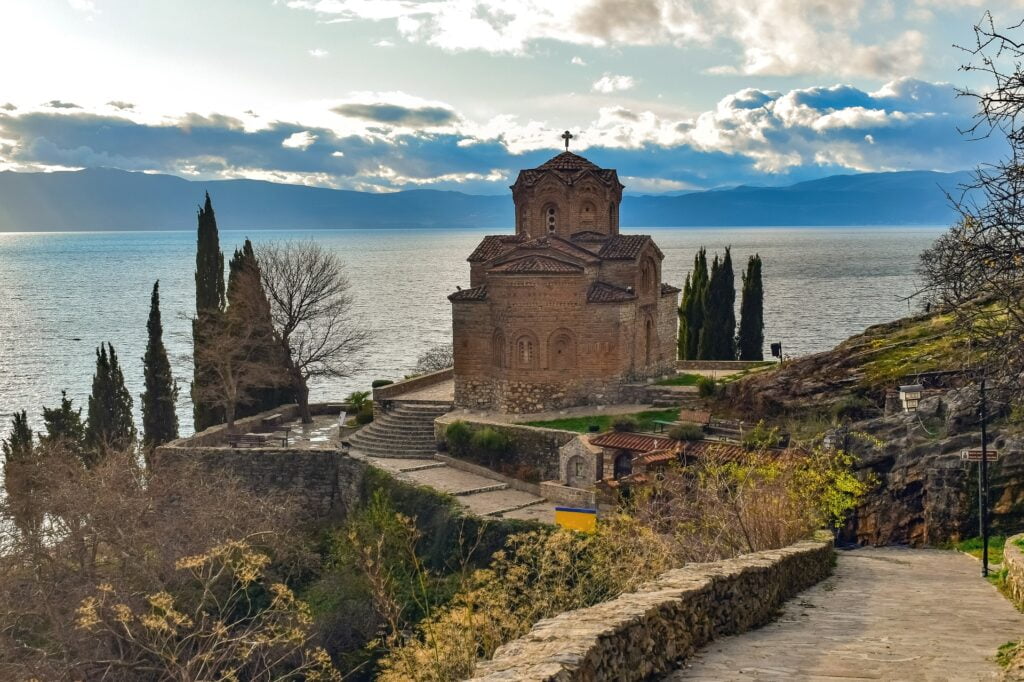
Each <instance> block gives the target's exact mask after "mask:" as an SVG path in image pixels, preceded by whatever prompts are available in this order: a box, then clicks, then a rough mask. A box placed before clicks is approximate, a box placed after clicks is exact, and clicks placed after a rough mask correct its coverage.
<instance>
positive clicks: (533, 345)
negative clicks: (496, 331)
mask: <svg viewBox="0 0 1024 682" xmlns="http://www.w3.org/2000/svg"><path fill="white" fill-rule="evenodd" d="M515 353H516V367H518V368H519V369H534V368H536V367H537V339H536V338H534V337H533V335H531V334H521V335H520V336H519V337H518V338H517V339H516V347H515Z"/></svg>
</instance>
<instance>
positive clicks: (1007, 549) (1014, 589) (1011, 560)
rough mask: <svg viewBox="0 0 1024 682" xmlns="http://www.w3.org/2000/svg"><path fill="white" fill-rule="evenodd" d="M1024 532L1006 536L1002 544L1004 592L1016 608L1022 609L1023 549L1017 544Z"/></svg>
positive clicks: (1023, 581)
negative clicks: (1004, 573) (1004, 574)
mask: <svg viewBox="0 0 1024 682" xmlns="http://www.w3.org/2000/svg"><path fill="white" fill-rule="evenodd" d="M1018 540H1024V533H1021V534H1019V535H1014V536H1013V537H1009V538H1006V544H1005V545H1004V546H1003V568H1004V569H1006V592H1007V594H1009V595H1010V600H1011V601H1013V603H1014V604H1016V605H1017V608H1020V609H1024V550H1021V548H1020V547H1018V546H1017V541H1018Z"/></svg>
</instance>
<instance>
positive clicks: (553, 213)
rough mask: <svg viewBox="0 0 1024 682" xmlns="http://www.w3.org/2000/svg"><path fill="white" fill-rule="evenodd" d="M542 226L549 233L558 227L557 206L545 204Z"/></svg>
mask: <svg viewBox="0 0 1024 682" xmlns="http://www.w3.org/2000/svg"><path fill="white" fill-rule="evenodd" d="M544 226H545V227H546V228H547V231H548V232H549V233H551V232H554V231H555V230H557V229H558V206H556V205H555V204H547V205H546V206H545V207H544Z"/></svg>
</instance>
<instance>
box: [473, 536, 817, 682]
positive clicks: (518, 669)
mask: <svg viewBox="0 0 1024 682" xmlns="http://www.w3.org/2000/svg"><path fill="white" fill-rule="evenodd" d="M832 564H833V551H832V538H831V535H828V534H819V535H818V536H816V537H815V539H814V540H809V541H806V542H801V543H798V544H795V545H792V546H790V547H786V548H783V549H778V550H770V551H765V552H757V553H755V554H747V555H745V556H741V557H738V558H736V559H728V560H725V561H717V562H714V563H709V564H692V565H690V566H686V567H684V568H680V569H676V570H673V571H669V572H667V573H665V574H663V575H661V576H660V577H658V578H657V579H655V580H654V581H652V582H649V583H646V584H645V585H642V586H641V587H640V588H639V589H638V590H637V591H636V592H632V593H630V594H624V595H622V596H620V597H618V598H616V599H613V600H611V601H608V602H605V603H603V604H598V605H597V606H591V607H590V608H586V609H578V610H576V611H569V612H567V613H562V614H559V615H558V616H555V617H554V618H549V619H547V620H543V621H541V622H539V623H537V624H536V625H535V626H534V627H533V629H532V630H531V631H530V632H529V633H528V634H527V635H526V636H524V637H522V638H520V639H517V640H515V641H513V642H509V643H508V644H505V645H504V646H501V647H499V648H498V650H497V651H496V652H495V655H494V657H493V659H492V660H490V661H486V662H484V663H480V664H479V665H478V666H477V669H476V672H475V674H476V677H474V678H473V679H474V680H475V681H476V682H510V681H511V680H516V681H518V682H542V681H544V682H570V681H576V680H579V681H580V682H583V681H590V680H643V679H648V678H649V677H651V676H653V675H657V674H660V673H665V672H667V671H670V670H673V669H675V668H676V667H678V665H679V663H680V662H681V661H683V660H685V659H686V658H687V657H689V656H690V655H692V654H693V652H694V651H696V650H697V649H698V648H699V647H701V646H704V645H705V644H707V643H708V642H710V641H711V640H713V639H714V638H716V637H720V636H723V635H732V634H736V633H739V632H743V631H745V630H749V629H750V628H754V627H757V626H759V625H763V624H764V623H767V622H769V621H770V620H771V619H772V617H773V616H774V614H775V613H776V611H777V609H778V607H779V605H780V604H781V603H782V602H783V601H785V600H786V599H788V598H790V597H792V596H793V595H795V594H797V593H798V592H801V591H802V590H804V589H806V588H808V587H810V586H812V585H814V584H815V583H817V582H818V581H820V580H822V579H823V578H825V577H826V576H828V575H829V574H830V573H831V571H832Z"/></svg>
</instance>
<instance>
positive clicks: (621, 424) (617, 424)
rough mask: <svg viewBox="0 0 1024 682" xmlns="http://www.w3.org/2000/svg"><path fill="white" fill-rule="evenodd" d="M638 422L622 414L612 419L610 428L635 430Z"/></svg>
mask: <svg viewBox="0 0 1024 682" xmlns="http://www.w3.org/2000/svg"><path fill="white" fill-rule="evenodd" d="M639 426H640V424H639V422H637V420H636V419H635V418H634V417H631V416H629V415H628V414H624V415H622V416H619V417H615V418H614V419H613V420H612V428H613V429H615V430H616V431H636V430H637V428H639Z"/></svg>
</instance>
